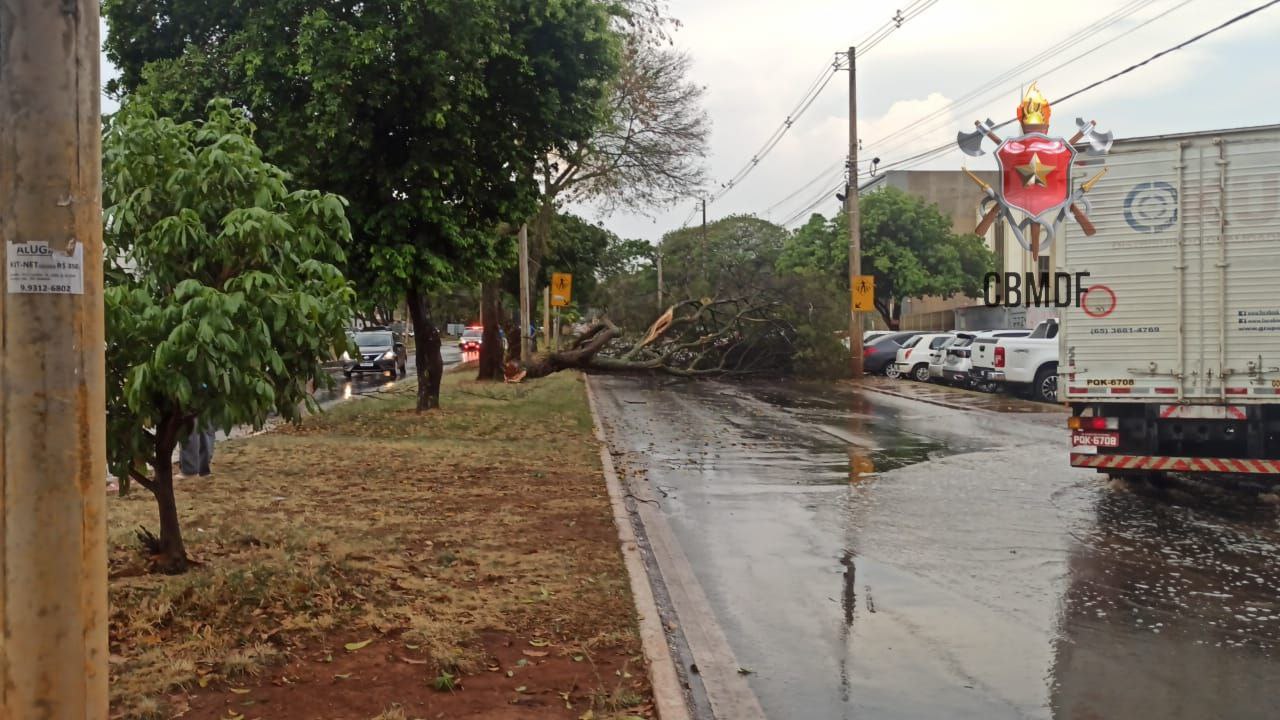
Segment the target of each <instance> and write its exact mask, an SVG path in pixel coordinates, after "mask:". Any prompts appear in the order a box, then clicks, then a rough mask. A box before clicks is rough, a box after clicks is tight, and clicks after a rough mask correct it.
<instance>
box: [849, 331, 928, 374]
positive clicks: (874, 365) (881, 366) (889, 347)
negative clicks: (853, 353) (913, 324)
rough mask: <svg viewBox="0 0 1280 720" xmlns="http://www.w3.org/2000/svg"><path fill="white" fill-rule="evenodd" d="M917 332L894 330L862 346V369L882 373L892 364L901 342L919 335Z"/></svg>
mask: <svg viewBox="0 0 1280 720" xmlns="http://www.w3.org/2000/svg"><path fill="white" fill-rule="evenodd" d="M919 334H920V333H919V332H895V333H889V334H888V335H881V336H880V337H878V338H876V339H875V340H872V341H871V342H870V343H868V344H867V345H865V346H864V347H863V348H862V371H863V372H865V373H868V374H879V375H883V374H885V372H886V371H887V370H888V369H889V368H890V367H892V366H893V361H894V360H895V359H897V357H898V348H900V347H902V343H904V342H906V341H907V340H910V339H911V338H913V337H915V336H917V335H919Z"/></svg>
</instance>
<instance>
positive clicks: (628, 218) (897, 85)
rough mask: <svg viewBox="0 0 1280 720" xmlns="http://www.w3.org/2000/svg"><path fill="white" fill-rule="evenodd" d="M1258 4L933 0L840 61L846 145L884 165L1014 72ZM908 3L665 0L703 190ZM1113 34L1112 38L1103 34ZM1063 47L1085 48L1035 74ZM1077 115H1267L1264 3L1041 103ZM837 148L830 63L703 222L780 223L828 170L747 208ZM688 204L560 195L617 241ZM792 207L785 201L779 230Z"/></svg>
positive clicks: (681, 216) (1073, 70)
mask: <svg viewBox="0 0 1280 720" xmlns="http://www.w3.org/2000/svg"><path fill="white" fill-rule="evenodd" d="M1262 2H1263V0H1189V1H1188V0H1140V1H1136V2H1133V1H1129V0H1124V1H1115V0H1113V1H1112V2H1102V1H1098V0H1076V1H1075V2H1073V3H1055V4H1052V5H1050V4H1047V3H1034V2H1032V3H992V2H979V1H978V0H937V2H936V3H934V4H933V5H932V6H930V7H928V8H927V9H926V10H924V11H923V12H921V13H920V14H919V15H917V16H915V17H914V18H912V19H910V20H908V21H907V22H905V23H904V24H903V25H902V26H901V27H900V28H898V29H897V30H895V31H894V32H893V33H892V34H890V35H889V36H887V37H886V38H885V39H884V40H883V41H882V42H880V43H879V44H878V45H876V46H875V47H874V48H873V49H871V50H869V51H868V52H867V53H866V54H865V55H863V56H862V57H859V58H858V63H857V71H858V73H857V75H858V77H857V80H858V114H859V119H858V126H859V131H858V134H859V137H860V138H862V141H863V148H862V150H861V151H860V159H867V158H871V157H877V156H878V157H880V158H881V162H882V164H888V163H891V162H893V161H895V160H900V159H902V158H906V157H909V156H911V155H913V154H914V153H917V152H920V151H923V150H928V149H931V148H934V147H937V146H939V145H942V144H944V143H947V142H948V141H952V140H954V138H955V134H956V132H957V131H958V130H964V129H972V123H973V121H974V120H978V119H986V118H988V117H990V118H992V119H994V120H995V121H996V122H1001V121H1004V120H1007V119H1009V118H1012V117H1013V113H1014V110H1015V109H1016V107H1017V104H1018V100H1019V99H1020V92H1019V89H1020V88H1021V87H1022V86H1024V85H1025V84H1027V83H1030V82H1032V81H1038V83H1039V87H1040V88H1041V90H1043V91H1044V94H1045V95H1046V96H1047V97H1049V98H1050V99H1053V98H1056V97H1060V96H1063V95H1066V94H1068V93H1070V92H1072V91H1074V90H1076V89H1079V88H1081V87H1083V86H1085V85H1087V84H1089V83H1092V82H1093V81H1095V80H1099V79H1102V78H1104V77H1106V76H1108V75H1110V74H1111V73H1113V72H1115V71H1117V70H1120V69H1123V68H1125V67H1127V66H1129V65H1131V64H1133V63H1135V62H1139V61H1141V60H1144V59H1146V58H1148V57H1149V56H1151V55H1152V54H1154V53H1156V52H1158V51H1160V50H1163V49H1165V48H1167V47H1170V46H1172V45H1176V44H1178V43H1180V42H1182V41H1184V40H1186V39H1188V38H1190V37H1192V36H1194V35H1196V34H1198V33H1200V32H1202V31H1204V30H1207V29H1209V28H1211V27H1213V26H1215V25H1217V24H1219V23H1221V22H1223V21H1225V20H1227V19H1229V18H1231V17H1234V16H1235V15H1238V14H1239V13H1241V12H1243V11H1245V10H1247V9H1250V8H1253V7H1255V6H1257V5H1260V4H1262ZM908 5H909V2H908V1H907V0H902V1H901V2H887V1H880V0H789V1H788V2H785V3H784V2H778V0H732V1H729V0H672V1H671V3H670V9H671V14H672V15H674V16H675V17H676V18H677V19H679V20H680V22H681V28H680V29H679V30H678V31H677V32H676V34H675V37H674V40H675V45H676V46H677V47H678V48H680V49H682V50H684V51H686V52H688V53H689V54H690V55H691V56H692V58H693V70H692V74H693V77H692V79H693V80H694V81H695V82H697V83H698V84H700V85H702V86H704V87H705V88H706V98H705V105H706V108H707V111H708V114H709V116H710V119H711V123H712V134H711V139H710V143H709V153H708V158H707V167H708V170H709V175H710V177H711V178H713V182H712V184H711V188H712V189H713V190H714V189H718V187H719V184H720V183H722V182H724V181H725V180H726V179H728V178H729V177H731V176H732V175H733V174H734V173H736V172H737V171H738V170H739V169H740V168H741V167H742V166H743V165H744V164H746V163H747V162H748V161H749V160H750V159H751V157H752V155H753V154H754V153H755V152H756V150H757V149H759V147H760V146H761V144H762V143H763V142H764V141H765V140H766V139H767V138H768V137H769V135H770V134H771V133H772V132H773V131H774V129H775V128H776V127H777V126H778V125H779V124H780V123H781V122H782V121H783V120H784V119H785V118H786V117H787V114H788V113H789V112H790V111H791V109H792V108H793V107H794V106H795V104H796V101H797V100H798V99H799V98H800V96H801V95H802V94H803V93H804V91H805V89H806V88H807V87H808V86H809V84H810V82H811V81H812V80H813V79H814V78H815V77H816V76H817V75H818V74H819V71H820V69H821V68H822V66H823V65H824V64H825V63H830V62H831V60H832V59H833V57H834V54H835V53H836V52H837V51H842V50H846V49H847V48H848V46H849V45H850V44H854V43H857V42H859V41H861V40H862V39H864V38H866V37H867V36H868V35H869V34H870V33H872V32H873V31H874V30H876V29H877V28H879V27H880V26H881V25H882V24H883V23H885V22H886V21H887V20H888V19H889V18H890V17H892V16H893V15H894V13H895V11H896V10H897V9H898V8H902V7H907V6H908ZM1049 8H1052V9H1049ZM1127 9H1132V10H1133V12H1132V14H1131V15H1128V16H1127V17H1116V18H1114V22H1113V23H1112V24H1110V25H1109V26H1107V27H1105V28H1101V29H1095V30H1094V31H1092V32H1090V33H1089V34H1087V35H1085V36H1084V37H1083V39H1082V41H1081V42H1079V43H1078V44H1075V45H1072V46H1070V47H1068V48H1064V49H1062V50H1059V51H1057V52H1054V53H1050V54H1049V56H1048V57H1047V58H1046V59H1045V60H1044V61H1042V62H1040V63H1038V64H1036V65H1034V66H1032V67H1031V68H1029V69H1028V70H1025V71H1023V72H1020V73H1018V74H1017V75H1015V76H1012V77H1011V78H1010V79H1009V80H1008V81H1006V82H1004V83H1001V84H1000V85H998V86H996V88H995V89H993V90H988V91H987V92H985V93H982V94H979V95H978V96H977V97H976V98H975V101H973V102H970V103H968V104H960V105H956V106H954V107H950V108H948V107H947V106H948V105H950V104H951V103H952V102H953V101H955V100H957V99H960V98H963V97H964V96H966V95H968V94H969V93H970V92H971V91H973V90H976V89H978V88H980V87H982V86H984V85H986V84H988V82H990V81H992V80H995V79H996V78H998V77H999V76H1001V75H1003V74H1005V73H1006V71H1008V70H1011V69H1013V68H1015V67H1017V66H1019V65H1021V64H1022V63H1023V62H1024V61H1026V60H1028V59H1031V58H1033V57H1035V56H1037V55H1038V54H1042V53H1044V51H1046V50H1048V49H1051V48H1053V47H1054V46H1055V45H1056V44H1058V43H1060V42H1062V41H1064V40H1066V39H1068V38H1070V37H1071V36H1073V35H1076V34H1077V33H1079V32H1080V31H1081V30H1083V29H1085V28H1086V27H1087V26H1090V25H1092V24H1094V23H1097V22H1099V21H1102V20H1106V19H1108V18H1109V17H1110V16H1112V14H1114V13H1117V11H1124V10H1127ZM1166 11H1169V12H1168V13H1167V14H1164V15H1163V16H1162V17H1159V18H1158V19H1154V18H1157V16H1160V15H1161V14H1162V13H1166ZM1149 20H1150V21H1151V22H1149V23H1148V24H1146V25H1144V26H1142V27H1140V28H1137V29H1136V30H1135V29H1134V28H1135V26H1138V25H1140V24H1141V23H1144V22H1147V21H1149ZM1123 33H1128V34H1124V35H1123V36H1122V37H1121V35H1122V34H1123ZM1113 38H1116V39H1115V40H1114V41H1113V42H1110V43H1108V44H1106V45H1104V46H1103V47H1101V48H1099V49H1097V50H1096V51H1093V52H1089V53H1086V51H1088V50H1090V49H1091V48H1093V47H1094V46H1095V45H1100V44H1102V43H1104V42H1106V41H1108V40H1112V39H1113ZM1080 54H1085V57H1083V58H1080V59H1079V60H1076V61H1074V62H1072V63H1070V64H1069V65H1067V66H1065V67H1063V68H1062V69H1060V70H1057V71H1055V72H1047V71H1048V70H1049V69H1050V68H1052V67H1054V66H1055V65H1058V64H1060V63H1062V62H1064V61H1066V60H1069V59H1071V58H1073V57H1075V56H1077V55H1080ZM983 100H988V101H987V102H982V101H983ZM1077 116H1083V117H1084V118H1085V119H1086V120H1089V119H1092V120H1096V121H1097V122H1098V126H1099V128H1100V129H1103V130H1110V131H1112V132H1114V133H1115V135H1116V137H1133V136H1140V135H1151V134H1159V133H1165V132H1180V131H1194V130H1207V129H1220V128H1230V127H1241V126H1247V125H1263V124H1270V123H1280V5H1277V6H1274V7H1272V8H1269V9H1267V10H1263V11H1262V12H1260V13H1258V14H1256V15H1254V16H1252V17H1250V18H1248V19H1245V20H1242V21H1241V22H1240V23H1237V24H1235V25H1232V26H1231V27H1229V28H1226V29H1224V30H1221V31H1219V32H1218V33H1215V34H1213V35H1211V36H1209V37H1207V38H1205V39H1204V40H1201V41H1199V42H1197V43H1196V44H1194V45H1192V46H1191V47H1189V48H1186V49H1183V50H1179V51H1177V52H1175V53H1172V54H1170V55H1166V56H1164V57H1162V58H1160V59H1158V60H1156V61H1154V62H1153V63H1151V64H1150V65H1147V66H1146V67H1144V68H1141V69H1139V70H1136V71H1134V72H1132V73H1130V74H1128V75H1125V76H1124V77H1122V78H1119V79H1117V80H1114V81H1111V82H1109V83H1107V84H1105V85H1102V86H1101V87H1098V88H1097V89H1095V90H1092V91H1090V92H1087V93H1084V94H1083V95H1080V96H1079V97H1077V98H1073V99H1071V100H1069V101H1067V102H1065V103H1063V104H1061V105H1060V106H1054V108H1053V125H1052V127H1051V132H1052V133H1054V134H1061V135H1070V134H1071V133H1072V132H1074V130H1075V118H1076V117H1077ZM922 118H927V121H926V122H925V123H922V124H921V125H919V126H917V127H916V128H914V129H913V130H910V131H908V132H905V133H899V134H897V135H893V136H892V137H889V136H890V135H891V134H893V133H895V131H899V130H901V129H902V128H904V127H905V126H907V125H909V124H912V123H914V122H915V121H917V120H920V119H922ZM847 148H848V76H847V74H846V73H843V72H842V73H840V74H838V75H837V76H836V77H835V78H834V79H833V80H832V81H831V83H830V84H829V85H828V86H827V87H826V89H825V91H824V92H823V93H822V95H821V96H820V97H819V98H818V100H817V101H816V102H815V103H814V104H813V106H812V107H810V108H809V110H808V111H807V112H806V113H805V114H804V115H803V116H802V117H801V118H799V119H798V120H797V121H796V122H795V123H794V125H793V127H792V129H791V130H790V131H789V133H788V134H787V135H786V137H785V138H784V139H783V140H782V142H781V143H779V144H778V146H777V147H776V148H775V149H774V150H773V151H772V153H770V154H769V155H768V157H766V158H765V159H764V160H762V161H761V162H760V163H759V164H758V165H757V166H756V168H755V170H754V171H753V172H752V173H751V174H750V175H749V176H748V177H747V178H746V179H745V180H743V181H742V182H740V183H739V184H737V185H736V186H735V187H734V188H733V189H732V190H731V191H729V192H728V193H726V194H725V195H724V196H723V197H721V198H720V199H719V200H717V201H716V202H714V203H711V204H710V205H709V206H708V209H707V214H708V219H709V220H714V219H715V218H718V217H723V216H725V215H730V214H734V213H752V214H756V215H759V216H761V217H765V218H767V219H771V220H773V221H774V222H781V221H784V220H787V219H788V218H790V217H791V216H793V215H795V214H796V213H797V212H798V211H800V210H803V209H804V208H805V206H807V205H809V204H810V203H811V202H813V201H815V200H818V199H819V198H821V197H822V196H823V195H825V194H826V191H827V190H830V189H831V188H832V187H833V186H835V185H836V184H838V183H839V182H840V179H839V170H835V171H832V174H831V175H830V176H829V178H830V181H829V182H828V180H827V179H826V178H824V179H823V180H822V182H820V183H818V184H815V185H813V186H812V187H811V188H809V189H808V190H806V191H804V192H802V193H800V194H799V195H797V196H796V197H795V198H793V199H792V200H790V201H789V202H786V203H782V204H781V205H779V206H778V207H777V208H775V209H773V210H772V212H771V213H768V214H766V212H765V211H766V210H767V209H769V208H770V207H771V206H774V205H775V204H777V203H778V202H779V201H781V200H783V199H784V198H786V197H787V196H788V195H790V194H792V193H793V192H794V191H795V190H797V189H799V188H800V187H801V186H803V185H805V184H806V183H808V182H809V181H810V180H813V179H814V178H815V177H817V176H819V175H820V173H821V171H822V170H823V169H825V168H828V167H830V166H832V165H835V164H838V163H841V162H843V159H844V157H845V155H846V153H847ZM964 159H965V156H964V155H962V154H961V153H960V152H959V151H958V150H957V151H954V152H948V153H947V154H946V155H943V156H941V157H939V158H936V159H934V160H932V161H931V162H929V163H926V164H923V165H921V166H919V167H920V169H936V170H941V169H958V168H959V167H960V166H961V164H962V163H963V162H964ZM968 161H969V166H970V167H972V168H981V167H984V165H983V163H991V162H993V161H992V160H991V159H990V156H989V155H988V156H987V157H985V158H969V159H968ZM993 167H994V166H993ZM864 169H865V168H864ZM828 197H829V199H828V200H826V201H823V202H822V203H821V204H819V205H818V206H817V208H816V210H818V211H820V212H823V213H824V214H828V215H829V214H831V213H832V212H834V211H835V210H836V209H837V206H838V201H837V200H836V199H835V198H834V196H828ZM695 207H696V201H695V200H689V201H687V202H684V203H681V204H678V205H676V206H675V207H673V208H670V209H665V210H664V209H662V208H649V209H647V210H646V211H645V212H643V213H631V214H628V213H613V214H612V215H602V214H600V213H598V212H596V211H594V210H593V209H591V208H585V207H584V208H574V209H575V210H576V211H578V212H580V213H582V214H584V215H585V216H586V217H588V218H589V219H591V220H593V221H596V222H600V223H602V224H603V225H604V226H605V227H607V228H609V229H610V230H612V231H614V232H615V233H617V234H618V235H621V236H622V237H628V238H632V237H634V238H643V239H646V240H649V241H651V242H656V241H657V240H659V239H660V238H661V237H662V234H663V233H665V232H669V231H671V230H674V229H677V228H679V227H680V226H681V225H682V224H683V223H684V222H685V221H686V220H687V219H689V217H690V215H691V213H692V212H693V210H694V209H695ZM807 217H808V214H807V213H805V214H803V215H801V217H800V218H798V219H797V220H796V221H795V222H794V223H792V224H791V225H790V226H791V227H794V226H795V225H798V224H800V223H802V222H803V220H804V219H807Z"/></svg>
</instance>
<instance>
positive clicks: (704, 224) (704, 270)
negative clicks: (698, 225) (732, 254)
mask: <svg viewBox="0 0 1280 720" xmlns="http://www.w3.org/2000/svg"><path fill="white" fill-rule="evenodd" d="M702 281H703V282H707V198H706V197H703V198H702Z"/></svg>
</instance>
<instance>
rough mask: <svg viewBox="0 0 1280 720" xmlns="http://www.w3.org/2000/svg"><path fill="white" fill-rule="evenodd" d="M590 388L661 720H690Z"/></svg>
mask: <svg viewBox="0 0 1280 720" xmlns="http://www.w3.org/2000/svg"><path fill="white" fill-rule="evenodd" d="M583 384H584V385H586V388H587V405H588V406H589V407H590V408H591V421H592V426H593V427H594V429H595V436H596V440H597V441H598V442H599V443H600V465H601V467H602V468H603V469H604V482H605V487H607V488H608V490H609V503H610V505H612V507H613V524H614V526H615V527H617V529H618V541H619V542H620V544H621V546H622V559H623V562H624V563H625V565H626V568H627V576H628V577H629V578H630V579H631V596H632V597H633V598H635V603H636V614H637V616H638V617H639V623H640V643H641V646H642V647H643V649H644V658H645V661H646V663H647V664H648V667H649V684H650V685H651V686H652V688H653V704H654V707H655V708H656V709H657V711H658V717H659V718H661V720H691V717H692V716H691V715H690V712H689V706H688V704H687V703H686V701H685V694H684V686H683V685H682V684H681V682H680V676H679V674H678V673H677V672H676V664H675V660H673V659H672V657H671V649H670V647H668V645H667V635H666V632H665V630H664V629H663V627H662V619H661V617H660V616H659V613H658V603H657V601H656V600H655V599H654V597H653V585H652V579H651V578H650V577H649V572H648V568H647V567H646V566H645V563H644V559H643V558H641V556H640V548H639V546H638V545H637V543H636V536H635V531H634V530H633V529H632V527H631V515H630V513H629V512H627V506H626V503H625V502H624V497H625V496H626V493H625V492H624V491H623V489H622V482H621V480H619V478H618V473H617V470H616V469H615V468H614V466H613V456H612V455H611V454H610V453H609V446H608V443H607V441H606V439H605V435H604V427H603V425H601V423H600V413H599V412H598V411H597V410H596V398H595V393H594V392H593V391H592V390H591V383H590V382H588V381H587V377H586V376H585V375H584V376H583Z"/></svg>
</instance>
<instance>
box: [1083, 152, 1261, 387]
mask: <svg viewBox="0 0 1280 720" xmlns="http://www.w3.org/2000/svg"><path fill="white" fill-rule="evenodd" d="M1106 165H1107V167H1108V168H1109V172H1108V174H1107V175H1106V176H1104V177H1103V179H1102V180H1101V181H1100V182H1099V183H1098V184H1097V186H1095V187H1094V189H1093V191H1092V192H1090V193H1089V195H1088V197H1089V198H1090V200H1091V202H1092V211H1091V212H1090V217H1091V218H1092V219H1093V221H1094V223H1095V225H1096V226H1097V229H1098V232H1097V234H1095V235H1094V236H1092V237H1088V236H1085V235H1084V234H1083V233H1081V232H1079V231H1078V230H1077V229H1075V228H1071V229H1070V230H1068V231H1067V237H1065V238H1064V239H1065V243H1064V247H1065V249H1064V252H1063V254H1064V257H1065V265H1066V267H1067V269H1068V271H1069V272H1071V273H1080V272H1088V273H1090V276H1089V277H1088V278H1087V280H1086V281H1085V283H1084V284H1085V285H1086V286H1087V288H1088V289H1087V291H1086V292H1085V294H1084V297H1083V300H1082V303H1081V306H1080V307H1075V306H1072V307H1069V308H1066V309H1065V311H1064V325H1065V327H1064V331H1063V333H1062V346H1061V354H1062V357H1063V358H1065V359H1064V360H1063V363H1062V364H1063V366H1064V367H1063V368H1062V369H1063V371H1064V372H1065V373H1067V382H1066V385H1067V392H1066V394H1065V395H1066V398H1067V400H1088V401H1090V402H1099V401H1128V402H1132V401H1135V400H1142V399H1145V400H1148V401H1155V400H1157V398H1156V397H1155V396H1160V397H1161V398H1163V397H1170V398H1171V399H1177V400H1187V401H1198V402H1214V401H1216V402H1221V401H1223V400H1225V399H1226V398H1227V396H1228V395H1232V396H1235V397H1236V398H1237V399H1243V398H1242V396H1247V397H1249V398H1253V397H1256V396H1258V395H1271V396H1272V399H1274V396H1275V390H1276V389H1277V388H1278V387H1280V382H1276V381H1280V292H1277V284H1278V283H1277V278H1280V243H1277V240H1280V213H1278V212H1277V210H1278V203H1280V133H1277V132H1275V131H1274V130H1273V131H1270V132H1267V133H1256V134H1253V135H1247V134H1244V135H1240V136H1239V137H1235V136H1233V137H1231V138H1227V139H1223V138H1212V137H1207V136H1206V137H1193V138H1188V139H1181V140H1176V139H1175V140H1166V141H1150V142H1145V143H1138V144H1135V145H1133V146H1126V145H1123V144H1118V145H1117V147H1116V148H1115V149H1114V150H1113V152H1112V153H1111V154H1110V155H1109V156H1108V157H1107V159H1106ZM1091 174H1092V171H1091V170H1084V171H1081V172H1078V173H1077V175H1078V176H1079V177H1080V179H1083V178H1086V177H1088V176H1089V175H1091ZM1064 230H1066V228H1064ZM1224 378H1225V382H1224ZM1273 386H1275V387H1273ZM1261 399H1262V398H1258V400H1261Z"/></svg>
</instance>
